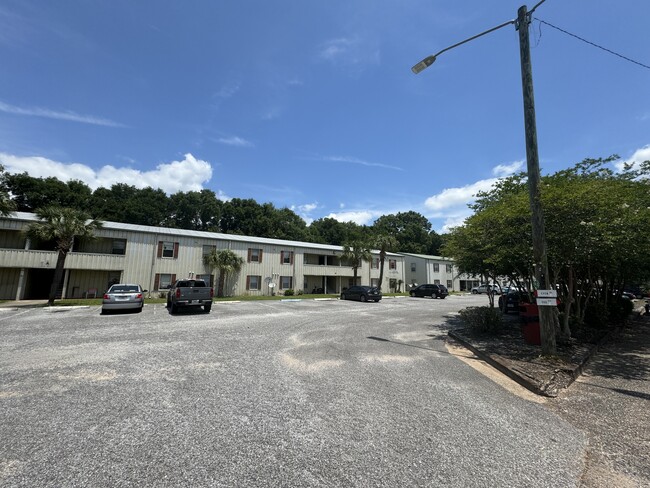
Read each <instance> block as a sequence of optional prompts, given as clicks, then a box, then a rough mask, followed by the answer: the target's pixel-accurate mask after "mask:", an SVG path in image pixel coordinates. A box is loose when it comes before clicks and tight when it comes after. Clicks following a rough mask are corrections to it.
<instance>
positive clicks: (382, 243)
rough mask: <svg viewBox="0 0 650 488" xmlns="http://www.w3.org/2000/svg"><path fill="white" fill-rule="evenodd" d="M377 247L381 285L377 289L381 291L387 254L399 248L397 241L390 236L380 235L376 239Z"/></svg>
mask: <svg viewBox="0 0 650 488" xmlns="http://www.w3.org/2000/svg"><path fill="white" fill-rule="evenodd" d="M375 246H376V247H377V249H379V284H378V285H377V288H379V289H380V290H381V283H382V281H384V262H385V261H386V254H387V253H388V252H389V251H390V250H391V249H395V248H396V247H397V246H399V243H398V242H397V239H395V237H393V236H392V235H390V234H379V235H378V236H376V237H375Z"/></svg>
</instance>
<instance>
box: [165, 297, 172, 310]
mask: <svg viewBox="0 0 650 488" xmlns="http://www.w3.org/2000/svg"><path fill="white" fill-rule="evenodd" d="M171 306H172V304H171V302H170V301H169V298H168V299H167V305H165V308H169V307H171Z"/></svg>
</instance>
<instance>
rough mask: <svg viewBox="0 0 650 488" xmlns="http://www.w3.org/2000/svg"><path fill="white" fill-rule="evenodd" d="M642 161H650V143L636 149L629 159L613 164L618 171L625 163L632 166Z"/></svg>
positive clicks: (636, 165) (621, 169)
mask: <svg viewBox="0 0 650 488" xmlns="http://www.w3.org/2000/svg"><path fill="white" fill-rule="evenodd" d="M644 161H650V144H649V145H647V146H644V147H642V148H641V149H637V150H636V151H634V154H632V156H631V157H630V158H629V159H627V160H626V161H619V162H618V163H616V164H615V165H614V166H616V169H618V170H619V171H623V167H624V166H625V165H626V164H631V165H632V166H633V167H638V166H639V165H640V164H641V163H642V162H644Z"/></svg>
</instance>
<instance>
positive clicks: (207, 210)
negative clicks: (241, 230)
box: [167, 189, 223, 232]
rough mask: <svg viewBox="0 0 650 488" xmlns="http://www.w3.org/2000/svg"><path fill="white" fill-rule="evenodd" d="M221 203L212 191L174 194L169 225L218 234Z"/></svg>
mask: <svg viewBox="0 0 650 488" xmlns="http://www.w3.org/2000/svg"><path fill="white" fill-rule="evenodd" d="M222 205H223V202H221V201H220V200H219V199H218V198H217V196H216V195H215V193H214V192H213V191H212V190H205V189H204V190H201V191H189V192H178V193H174V194H173V195H172V196H171V197H170V204H169V207H170V209H169V212H170V217H169V218H168V219H167V225H168V226H171V227H176V228H179V229H190V230H202V231H209V232H218V231H219V230H220V227H219V221H220V219H221V207H222Z"/></svg>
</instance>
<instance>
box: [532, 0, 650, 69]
mask: <svg viewBox="0 0 650 488" xmlns="http://www.w3.org/2000/svg"><path fill="white" fill-rule="evenodd" d="M544 1H546V0H544ZM540 3H542V2H540ZM537 5H539V4H537ZM537 5H536V6H535V8H537ZM535 20H536V21H537V22H539V23H541V24H544V25H548V26H549V27H552V28H553V29H557V30H559V31H560V32H562V33H564V34H566V35H568V36H571V37H575V38H576V39H578V40H580V41H582V42H585V43H587V44H589V45H591V46H594V47H597V48H598V49H602V50H603V51H606V52H608V53H610V54H613V55H614V56H618V57H619V58H622V59H624V60H625V61H629V62H630V63H634V64H637V65H639V66H641V67H643V68H646V69H650V66H648V65H647V64H643V63H640V62H639V61H635V60H634V59H631V58H628V57H627V56H623V55H622V54H619V53H617V52H615V51H612V50H611V49H607V48H606V47H603V46H600V45H598V44H596V43H594V42H591V41H588V40H587V39H584V38H582V37H580V36H577V35H575V34H572V33H571V32H568V31H566V30H564V29H561V28H559V27H558V26H556V25H553V24H551V23H550V22H546V21H544V20H542V19H540V18H539V17H535ZM540 38H541V30H540Z"/></svg>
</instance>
